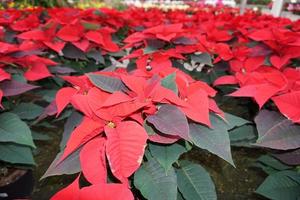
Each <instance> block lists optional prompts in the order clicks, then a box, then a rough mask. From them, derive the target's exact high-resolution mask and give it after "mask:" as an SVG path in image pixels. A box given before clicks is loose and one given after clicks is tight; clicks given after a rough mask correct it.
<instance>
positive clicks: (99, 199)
mask: <svg viewBox="0 0 300 200" xmlns="http://www.w3.org/2000/svg"><path fill="white" fill-rule="evenodd" d="M79 200H134V197H133V194H132V193H131V191H130V189H129V188H128V187H126V185H124V184H105V183H103V184H97V185H91V186H88V187H84V188H82V189H81V190H80V194H79Z"/></svg>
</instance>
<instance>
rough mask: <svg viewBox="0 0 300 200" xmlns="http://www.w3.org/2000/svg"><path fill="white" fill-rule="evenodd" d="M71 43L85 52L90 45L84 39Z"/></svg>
mask: <svg viewBox="0 0 300 200" xmlns="http://www.w3.org/2000/svg"><path fill="white" fill-rule="evenodd" d="M73 44H74V45H75V46H76V47H77V48H78V49H81V50H82V51H84V52H86V50H87V49H88V48H89V46H90V42H89V41H88V40H86V39H82V40H81V41H78V42H73Z"/></svg>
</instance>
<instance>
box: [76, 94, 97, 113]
mask: <svg viewBox="0 0 300 200" xmlns="http://www.w3.org/2000/svg"><path fill="white" fill-rule="evenodd" d="M71 104H72V105H73V106H74V108H75V109H76V110H79V111H81V112H82V113H84V115H85V116H87V117H90V118H92V117H93V115H94V114H93V111H92V109H91V107H90V105H89V102H88V96H87V95H85V94H74V95H73V96H72V98H71Z"/></svg>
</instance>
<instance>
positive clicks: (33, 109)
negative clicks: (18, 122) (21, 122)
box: [12, 103, 44, 120]
mask: <svg viewBox="0 0 300 200" xmlns="http://www.w3.org/2000/svg"><path fill="white" fill-rule="evenodd" d="M43 110H44V109H43V108H42V107H41V106H39V105H36V104H34V103H20V104H19V105H17V106H16V107H14V109H13V110H12V112H13V113H15V114H16V115H18V116H19V117H20V118H21V119H28V120H31V119H35V118H36V117H38V116H40V115H41V114H42V112H43Z"/></svg>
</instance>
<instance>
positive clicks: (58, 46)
mask: <svg viewBox="0 0 300 200" xmlns="http://www.w3.org/2000/svg"><path fill="white" fill-rule="evenodd" d="M44 44H45V45H46V46H47V47H49V48H50V49H52V50H54V51H56V52H57V53H61V51H62V49H63V48H64V46H65V44H66V43H65V42H44Z"/></svg>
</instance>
